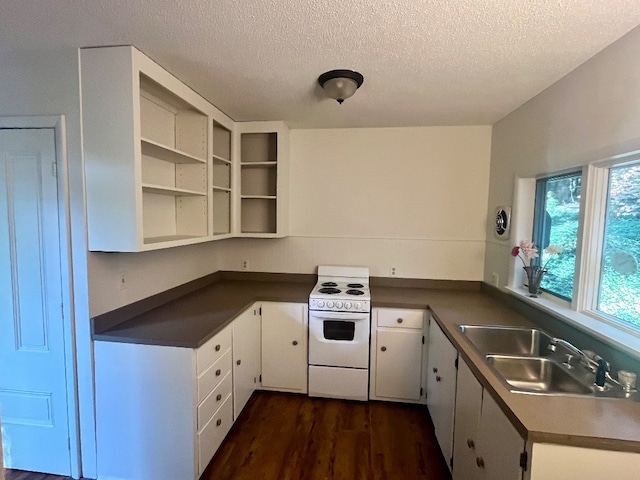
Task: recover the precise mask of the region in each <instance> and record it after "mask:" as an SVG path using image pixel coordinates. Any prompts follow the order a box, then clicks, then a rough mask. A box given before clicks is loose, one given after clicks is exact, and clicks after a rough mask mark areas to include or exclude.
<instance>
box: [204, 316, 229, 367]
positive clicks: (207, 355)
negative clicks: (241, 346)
mask: <svg viewBox="0 0 640 480" xmlns="http://www.w3.org/2000/svg"><path fill="white" fill-rule="evenodd" d="M230 348H231V328H230V326H229V327H227V328H225V329H224V330H223V331H221V332H220V333H218V334H217V335H216V336H215V337H213V338H212V339H210V340H209V341H207V343H205V344H204V345H202V346H201V347H200V348H198V350H197V351H196V372H197V374H198V375H200V374H201V373H202V372H204V371H205V370H206V369H207V367H208V366H209V365H211V364H212V363H214V362H215V361H216V360H218V359H219V358H220V357H221V356H222V355H224V353H225V352H226V351H227V350H229V349H230Z"/></svg>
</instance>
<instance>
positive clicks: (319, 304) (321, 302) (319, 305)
mask: <svg viewBox="0 0 640 480" xmlns="http://www.w3.org/2000/svg"><path fill="white" fill-rule="evenodd" d="M318 307H319V308H322V307H324V302H323V301H322V300H318Z"/></svg>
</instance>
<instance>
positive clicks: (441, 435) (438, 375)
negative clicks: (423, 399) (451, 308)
mask: <svg viewBox="0 0 640 480" xmlns="http://www.w3.org/2000/svg"><path fill="white" fill-rule="evenodd" d="M427 343H428V349H427V350H428V352H429V355H428V362H427V365H428V368H427V407H428V409H429V413H430V415H431V419H432V421H433V427H434V430H435V434H436V438H437V439H438V445H440V450H442V455H443V456H444V458H445V460H446V461H447V463H448V465H449V468H451V464H452V459H453V420H454V415H455V406H456V378H457V373H458V371H457V367H456V362H457V359H458V351H457V350H456V348H455V347H454V346H453V344H452V343H451V342H450V341H449V339H448V338H447V337H446V336H445V334H444V332H443V331H442V329H441V328H440V326H439V325H438V323H437V322H436V321H435V319H434V318H433V317H430V319H429V341H428V342H427Z"/></svg>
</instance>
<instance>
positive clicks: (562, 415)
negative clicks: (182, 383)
mask: <svg viewBox="0 0 640 480" xmlns="http://www.w3.org/2000/svg"><path fill="white" fill-rule="evenodd" d="M314 284H315V277H309V278H305V279H304V280H303V281H296V282H291V281H253V280H229V279H222V280H219V281H216V282H215V283H213V284H212V285H209V286H206V287H204V288H201V289H199V290H197V291H195V292H192V293H189V294H187V295H184V296H181V297H179V298H177V299H174V300H172V301H170V302H169V303H167V304H165V305H161V306H158V307H156V308H154V309H152V310H150V311H147V312H145V313H142V314H140V315H137V316H134V317H133V318H130V319H128V320H126V321H124V322H122V323H120V324H117V325H114V326H111V327H109V328H106V329H104V330H101V329H99V328H95V325H97V324H99V317H97V318H96V319H94V322H95V321H96V320H98V322H97V323H96V324H94V335H93V338H94V340H107V341H120V342H132V343H146V344H155V345H168V346H178V347H188V348H196V347H198V346H200V345H202V344H203V343H204V342H206V341H207V340H208V339H209V338H211V337H212V336H214V335H215V334H216V333H217V332H219V331H220V330H221V329H222V328H224V327H225V326H226V325H228V324H229V323H230V322H231V321H232V320H233V319H234V318H235V317H237V316H238V315H239V314H240V313H242V311H243V310H245V309H246V308H247V307H249V306H251V305H252V304H253V303H254V302H257V301H278V302H299V303H306V302H307V301H308V297H309V293H310V292H311V289H312V288H313V285H314ZM371 298H372V307H374V308H375V307H395V308H420V309H424V308H429V309H430V310H431V311H432V313H433V314H434V317H435V318H436V320H437V322H438V323H439V324H440V326H441V327H442V328H443V330H444V332H445V334H446V335H447V337H448V338H449V340H450V341H451V342H452V343H453V344H454V346H455V347H456V348H457V349H458V350H459V352H460V353H461V356H462V358H463V359H464V360H465V361H466V362H467V364H468V365H469V366H470V368H471V369H472V371H473V372H474V373H475V374H476V377H478V379H479V380H480V382H481V383H482V385H483V386H484V387H485V388H486V389H487V390H489V391H490V392H491V394H492V396H493V397H494V399H495V400H496V401H497V403H498V404H499V405H500V407H501V408H502V410H503V412H504V413H505V414H506V415H507V416H508V417H509V419H510V420H511V421H512V423H513V424H514V426H515V427H516V429H517V430H518V431H519V432H520V434H521V435H522V436H523V438H525V439H526V440H527V441H531V442H547V443H556V444H562V445H572V446H580V447H586V448H596V449H604V450H618V451H629V452H638V453H640V403H638V402H631V401H628V400H620V399H608V398H591V397H570V396H562V397H557V396H545V395H524V394H519V393H512V392H510V391H509V390H508V389H507V388H506V387H505V386H504V384H503V383H502V382H501V381H500V379H499V378H498V377H497V376H496V375H495V374H494V373H493V371H492V370H491V369H490V368H489V367H488V365H487V364H486V363H485V362H484V359H483V358H482V357H481V356H480V355H479V354H478V353H477V352H476V351H475V349H473V348H472V347H471V346H470V344H469V343H468V342H467V341H466V339H465V338H464V336H463V335H462V334H461V333H460V331H459V329H458V328H457V325H458V324H464V323H468V324H500V325H527V326H531V325H533V324H532V323H531V322H530V321H529V320H528V319H527V318H526V317H524V316H523V315H521V314H519V313H517V312H516V311H514V310H513V309H511V308H509V307H507V306H504V305H502V304H501V303H500V302H498V301H497V300H495V299H493V298H491V297H490V296H489V295H486V294H484V293H481V292H480V291H478V290H477V289H476V290H472V289H468V288H467V289H462V290H456V289H439V288H424V286H423V285H421V286H420V287H418V288H412V287H409V286H406V285H405V286H403V287H401V288H397V287H389V286H385V285H380V286H377V285H375V284H373V283H372V285H371Z"/></svg>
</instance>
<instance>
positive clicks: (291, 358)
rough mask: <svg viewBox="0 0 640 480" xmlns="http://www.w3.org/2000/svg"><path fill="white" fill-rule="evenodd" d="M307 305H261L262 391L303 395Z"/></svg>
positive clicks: (305, 380)
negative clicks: (263, 389) (268, 390)
mask: <svg viewBox="0 0 640 480" xmlns="http://www.w3.org/2000/svg"><path fill="white" fill-rule="evenodd" d="M307 338H308V334H307V305H306V304H302V303H263V304H262V387H263V388H265V389H270V390H281V391H289V392H299V393H307V368H308V362H307Z"/></svg>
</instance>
